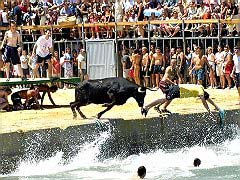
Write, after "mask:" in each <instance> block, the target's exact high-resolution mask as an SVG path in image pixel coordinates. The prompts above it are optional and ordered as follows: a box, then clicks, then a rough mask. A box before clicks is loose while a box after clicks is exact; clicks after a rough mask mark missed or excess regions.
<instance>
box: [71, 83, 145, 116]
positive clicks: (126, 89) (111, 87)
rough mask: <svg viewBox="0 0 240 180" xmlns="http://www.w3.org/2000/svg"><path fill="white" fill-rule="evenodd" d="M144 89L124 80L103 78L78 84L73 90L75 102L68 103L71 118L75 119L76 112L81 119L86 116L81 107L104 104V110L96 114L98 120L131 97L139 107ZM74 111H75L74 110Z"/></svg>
mask: <svg viewBox="0 0 240 180" xmlns="http://www.w3.org/2000/svg"><path fill="white" fill-rule="evenodd" d="M145 96H146V88H145V87H141V86H138V85H136V84H135V83H132V82H130V81H128V80H126V79H124V78H105V79H98V80H87V81H83V82H82V83H80V84H78V86H77V87H76V88H75V101H74V102H71V103H70V106H71V109H72V112H73V117H74V118H76V117H77V113H76V110H77V111H78V112H79V114H80V116H81V117H82V118H84V119H85V118H86V116H85V115H84V114H83V113H82V111H81V110H80V107H81V106H86V105H88V104H91V103H94V104H104V106H105V107H107V108H106V109H105V110H103V111H101V112H99V113H98V114H97V118H98V119H99V118H100V117H101V116H102V115H103V114H104V113H105V112H107V111H109V110H110V109H111V108H112V107H113V106H115V105H123V104H124V103H126V101H127V100H128V99H129V98H130V97H133V98H134V99H135V100H136V101H137V103H138V106H139V107H142V106H143V104H144V98H145ZM75 109H76V110H75Z"/></svg>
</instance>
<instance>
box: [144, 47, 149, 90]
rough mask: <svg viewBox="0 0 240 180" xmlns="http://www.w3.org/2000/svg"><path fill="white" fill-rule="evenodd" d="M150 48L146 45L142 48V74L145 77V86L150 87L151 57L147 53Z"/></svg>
mask: <svg viewBox="0 0 240 180" xmlns="http://www.w3.org/2000/svg"><path fill="white" fill-rule="evenodd" d="M147 51H148V49H147V48H146V47H143V48H142V55H143V57H142V75H143V77H144V82H145V87H149V77H150V75H151V72H150V70H149V69H150V59H149V56H148V53H147Z"/></svg>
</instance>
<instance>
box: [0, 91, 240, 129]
mask: <svg viewBox="0 0 240 180" xmlns="http://www.w3.org/2000/svg"><path fill="white" fill-rule="evenodd" d="M207 91H208V92H209V94H210V96H211V98H212V99H213V100H214V102H215V103H216V104H218V105H219V106H220V107H222V108H224V109H240V107H239V105H237V103H238V93H237V90H216V89H214V90H207ZM52 96H53V99H54V101H55V103H56V104H58V105H69V103H70V102H71V101H73V100H74V90H73V89H68V90H62V89H60V90H58V91H57V92H56V93H54V94H53V95H52ZM159 97H164V96H163V94H162V93H161V92H160V90H158V91H156V92H147V96H146V98H145V103H149V102H151V101H152V100H154V99H155V98H159ZM44 105H51V104H50V102H49V100H48V97H47V96H46V97H45V100H44ZM49 107H51V106H48V108H46V109H44V110H24V111H14V112H4V111H0V127H1V128H0V133H8V132H15V131H29V130H35V129H46V128H53V127H60V128H62V129H65V128H67V127H68V126H74V125H80V124H85V123H91V122H93V121H92V120H90V119H88V120H83V119H81V118H80V117H79V115H78V118H77V119H73V118H72V111H71V109H70V107H61V108H49ZM103 109H104V107H101V105H94V104H92V105H88V106H85V107H82V108H81V110H82V112H83V113H84V114H85V115H86V116H87V117H88V118H93V117H94V116H95V115H96V114H97V113H98V112H100V111H101V110H103ZM211 109H213V107H211ZM169 110H170V111H171V112H173V113H182V114H186V113H198V112H206V110H205V109H204V107H203V105H202V103H201V100H200V99H198V98H183V99H176V100H174V101H173V102H172V104H171V105H170V106H169ZM147 117H158V113H157V112H156V111H155V110H153V109H151V110H150V111H149V113H148V116H147ZM102 118H123V119H125V120H130V119H142V118H144V117H143V116H142V115H141V113H140V108H139V107H138V105H137V103H136V102H135V100H134V99H133V98H130V99H129V100H128V101H127V103H126V104H124V105H122V106H115V107H113V109H111V110H110V111H108V112H106V113H105V114H104V115H103V116H102Z"/></svg>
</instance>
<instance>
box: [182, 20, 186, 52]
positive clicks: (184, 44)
mask: <svg viewBox="0 0 240 180" xmlns="http://www.w3.org/2000/svg"><path fill="white" fill-rule="evenodd" d="M185 40H186V39H185V31H184V20H182V41H183V47H182V48H183V54H184V55H185V54H186V42H185Z"/></svg>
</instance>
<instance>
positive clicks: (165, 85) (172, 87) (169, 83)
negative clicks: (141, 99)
mask: <svg viewBox="0 0 240 180" xmlns="http://www.w3.org/2000/svg"><path fill="white" fill-rule="evenodd" d="M176 76H177V77H178V78H179V81H181V79H180V74H179V70H178V68H177V61H176V60H175V59H173V60H171V64H170V66H168V67H167V68H166V71H165V74H164V76H163V78H162V80H161V81H160V83H159V87H160V89H161V90H162V92H163V93H164V94H166V98H163V99H157V100H154V101H153V102H151V103H149V104H147V105H145V106H143V108H142V109H141V113H142V114H143V115H145V116H146V115H147V113H148V111H149V109H150V108H152V107H153V106H157V105H158V106H160V105H162V104H163V103H165V105H164V108H163V109H162V111H167V109H166V108H167V106H168V105H169V104H170V103H171V102H172V100H173V99H174V98H178V97H180V92H179V86H178V85H177V84H176V83H175V82H174V81H173V80H174V79H176Z"/></svg>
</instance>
